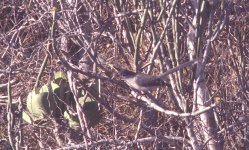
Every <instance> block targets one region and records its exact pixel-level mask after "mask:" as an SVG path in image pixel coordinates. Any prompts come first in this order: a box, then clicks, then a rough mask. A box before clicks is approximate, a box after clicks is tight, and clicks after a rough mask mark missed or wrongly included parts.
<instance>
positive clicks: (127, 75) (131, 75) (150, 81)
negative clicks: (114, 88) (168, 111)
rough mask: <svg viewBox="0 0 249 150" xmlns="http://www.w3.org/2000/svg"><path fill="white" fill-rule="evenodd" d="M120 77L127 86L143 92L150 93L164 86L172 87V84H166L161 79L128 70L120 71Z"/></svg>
mask: <svg viewBox="0 0 249 150" xmlns="http://www.w3.org/2000/svg"><path fill="white" fill-rule="evenodd" d="M118 75H119V76H121V77H122V79H123V80H124V81H125V82H126V84H127V85H128V86H130V87H131V88H132V89H135V90H138V91H142V92H149V91H151V90H153V89H154V88H156V87H160V86H164V85H165V86H169V87H170V84H168V83H166V82H165V81H164V80H162V79H161V78H159V77H156V76H151V75H148V74H144V73H136V72H133V71H130V70H126V69H120V70H119V71H118Z"/></svg>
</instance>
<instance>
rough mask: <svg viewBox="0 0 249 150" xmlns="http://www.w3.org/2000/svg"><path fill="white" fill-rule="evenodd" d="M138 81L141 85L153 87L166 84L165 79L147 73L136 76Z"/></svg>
mask: <svg viewBox="0 0 249 150" xmlns="http://www.w3.org/2000/svg"><path fill="white" fill-rule="evenodd" d="M136 82H137V84H138V85H140V86H144V87H153V86H161V85H164V81H163V80H162V79H160V78H158V77H154V76H150V75H147V74H139V75H138V76H137V77H136Z"/></svg>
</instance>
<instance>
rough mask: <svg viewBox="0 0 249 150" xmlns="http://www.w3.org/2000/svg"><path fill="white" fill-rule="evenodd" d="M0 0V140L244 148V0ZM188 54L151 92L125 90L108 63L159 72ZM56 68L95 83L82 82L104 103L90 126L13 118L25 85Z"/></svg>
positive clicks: (42, 80)
mask: <svg viewBox="0 0 249 150" xmlns="http://www.w3.org/2000/svg"><path fill="white" fill-rule="evenodd" d="M0 6H1V7H0V104H1V105H0V149H23V148H31V149H81V148H83V149H210V150H212V149H217V150H219V149H248V147H249V143H248V136H249V135H248V131H247V130H248V127H247V124H248V123H249V120H248V117H249V116H248V108H247V107H248V100H249V98H248V96H249V95H248V92H249V87H248V82H249V81H248V80H249V76H248V62H249V58H248V56H249V54H248V47H249V41H248V39H249V33H248V32H249V27H248V22H249V18H248V17H249V16H248V14H249V3H248V2H247V1H246V0H241V1H235V0H234V1H232V0H231V1H216V0H210V1H204V0H199V1H189V0H186V1H179V0H172V1H166V0H160V1H152V0H144V1H125V0H114V1H102V0H97V1H89V0H86V1H83V0H82V1H74V0H66V1H64V0H61V1H53V0H52V1H45V0H31V1H17V0H14V1H7V0H3V1H1V2H0ZM194 59H199V60H200V61H199V62H198V63H197V64H196V65H193V66H190V67H186V68H184V69H181V70H179V71H177V72H175V73H173V74H170V75H169V76H168V78H167V79H166V80H167V81H168V82H169V83H170V84H171V86H172V87H173V90H169V89H167V88H166V87H162V88H160V89H159V90H157V91H154V92H153V93H152V95H151V96H152V97H149V96H148V95H141V94H140V95H139V94H138V95H137V96H134V95H136V94H137V93H132V92H131V90H130V89H129V87H128V86H127V85H125V84H124V83H123V82H122V81H120V78H119V77H117V76H116V72H115V70H113V69H112V67H111V66H112V65H115V66H117V67H120V68H126V69H129V70H133V71H135V72H143V73H147V74H151V75H159V74H161V73H163V72H166V71H167V70H169V69H170V68H174V67H176V66H179V65H181V64H183V63H185V62H188V61H190V60H194ZM43 63H44V66H45V68H44V70H42V64H43ZM59 70H63V71H64V72H67V73H68V77H72V82H71V83H70V84H71V85H74V86H76V89H78V88H79V87H83V88H85V89H86V90H87V91H88V90H90V89H89V88H88V87H87V86H86V84H85V83H84V82H82V79H87V81H90V80H95V81H98V83H99V84H100V95H96V94H94V93H93V92H91V91H88V92H89V95H91V97H93V98H94V99H95V100H96V101H97V102H98V104H99V106H100V109H102V110H103V114H102V115H103V116H102V119H101V121H100V122H99V124H97V126H95V127H94V128H87V126H86V125H84V121H83V124H81V129H80V130H78V131H74V130H73V129H71V128H69V127H68V125H67V122H66V121H65V120H64V119H62V122H61V123H58V122H57V121H55V120H54V118H47V119H46V121H45V122H43V123H41V124H28V123H26V122H24V121H23V120H22V115H21V114H22V111H23V110H25V109H26V99H27V95H28V94H29V92H31V91H32V90H33V89H34V87H35V86H36V85H37V87H41V86H42V85H46V84H48V83H49V82H50V81H51V80H52V76H53V73H54V72H56V71H59ZM40 73H41V74H40ZM70 73H72V75H71V76H70ZM39 74H40V75H41V76H40V77H39ZM38 81H39V83H38ZM8 83H11V84H9V86H8ZM37 83H38V84H37ZM72 91H73V90H72ZM76 91H77V90H76ZM73 92H75V91H73ZM8 94H9V95H8ZM148 99H149V100H153V99H156V101H154V102H153V103H152V104H150V103H149V102H148ZM177 105H178V106H177ZM158 106H160V107H158ZM151 107H152V108H151ZM77 114H78V117H80V116H82V114H80V112H77ZM83 118H84V115H83ZM81 119H82V118H81ZM83 120H84V119H83Z"/></svg>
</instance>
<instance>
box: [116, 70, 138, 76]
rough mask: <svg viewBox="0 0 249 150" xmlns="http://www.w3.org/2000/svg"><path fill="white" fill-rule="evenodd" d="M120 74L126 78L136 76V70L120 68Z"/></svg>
mask: <svg viewBox="0 0 249 150" xmlns="http://www.w3.org/2000/svg"><path fill="white" fill-rule="evenodd" d="M118 75H120V76H122V77H124V78H130V77H134V76H135V75H136V73H135V72H132V71H129V70H126V69H120V70H119V71H118Z"/></svg>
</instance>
